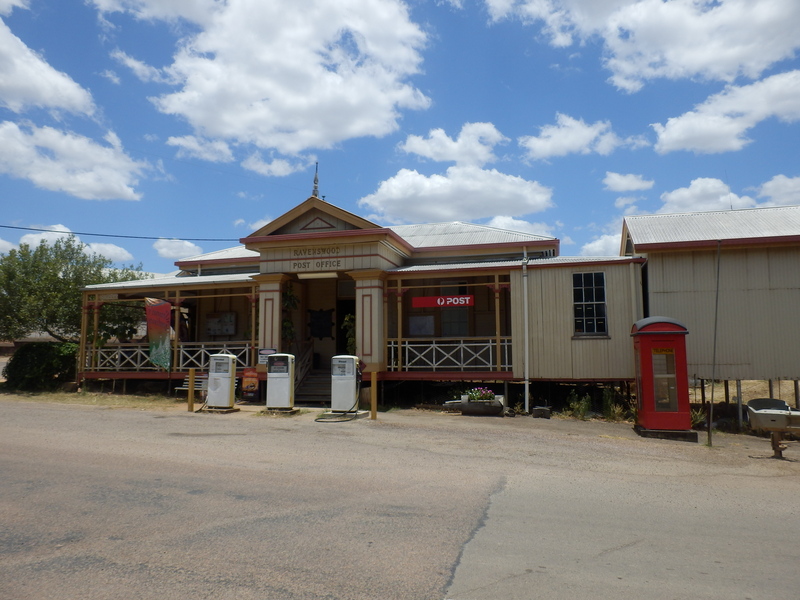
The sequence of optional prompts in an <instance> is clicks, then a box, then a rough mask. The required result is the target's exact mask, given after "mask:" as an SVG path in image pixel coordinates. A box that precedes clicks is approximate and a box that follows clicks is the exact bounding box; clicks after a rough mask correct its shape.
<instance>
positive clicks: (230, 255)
mask: <svg viewBox="0 0 800 600" xmlns="http://www.w3.org/2000/svg"><path fill="white" fill-rule="evenodd" d="M258 257H259V253H258V252H256V251H255V250H248V249H247V248H245V247H244V246H234V247H233V248H223V249H222V250H215V251H213V252H206V253H205V254H196V255H195V256H187V257H186V258H182V259H180V260H179V261H177V262H178V264H182V263H191V262H206V261H209V260H232V259H234V260H235V259H244V260H252V259H256V260H258Z"/></svg>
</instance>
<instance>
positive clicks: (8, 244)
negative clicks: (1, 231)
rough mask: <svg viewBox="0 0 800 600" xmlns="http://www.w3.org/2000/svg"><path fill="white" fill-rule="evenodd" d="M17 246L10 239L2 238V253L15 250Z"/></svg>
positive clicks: (0, 241)
mask: <svg viewBox="0 0 800 600" xmlns="http://www.w3.org/2000/svg"><path fill="white" fill-rule="evenodd" d="M15 248H16V246H15V245H14V244H12V243H11V242H9V241H6V240H4V239H3V238H0V254H8V253H9V252H11V251H12V250H14V249H15Z"/></svg>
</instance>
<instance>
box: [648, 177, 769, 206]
mask: <svg viewBox="0 0 800 600" xmlns="http://www.w3.org/2000/svg"><path fill="white" fill-rule="evenodd" d="M661 200H662V201H663V202H664V204H663V206H662V207H661V208H660V209H659V210H658V212H659V213H682V212H706V211H713V210H731V209H736V208H752V207H754V206H755V205H756V202H755V200H753V199H752V198H750V197H749V196H737V195H736V194H734V193H733V192H731V189H730V188H729V187H728V186H727V185H726V184H725V182H723V181H720V180H719V179H713V178H708V177H700V178H698V179H694V180H692V182H691V183H690V184H689V187H685V188H678V189H677V190H673V191H671V192H664V193H663V194H661Z"/></svg>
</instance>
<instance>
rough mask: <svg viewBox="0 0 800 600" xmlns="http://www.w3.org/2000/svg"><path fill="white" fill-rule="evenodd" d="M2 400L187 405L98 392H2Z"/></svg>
mask: <svg viewBox="0 0 800 600" xmlns="http://www.w3.org/2000/svg"><path fill="white" fill-rule="evenodd" d="M0 400H4V401H19V402H46V403H50V404H80V405H83V406H105V407H109V408H147V409H163V410H166V409H170V408H174V407H176V406H181V405H186V400H185V399H183V398H172V397H169V396H162V395H147V396H140V395H136V394H124V395H123V394H105V393H97V392H47V393H45V392H42V393H24V392H9V391H0Z"/></svg>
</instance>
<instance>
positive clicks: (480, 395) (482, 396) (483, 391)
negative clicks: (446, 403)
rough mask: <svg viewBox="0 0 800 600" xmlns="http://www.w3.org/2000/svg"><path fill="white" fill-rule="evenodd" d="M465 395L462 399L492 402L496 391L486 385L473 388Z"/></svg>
mask: <svg viewBox="0 0 800 600" xmlns="http://www.w3.org/2000/svg"><path fill="white" fill-rule="evenodd" d="M464 396H466V398H465V397H464ZM464 396H462V397H461V400H462V401H466V402H490V401H493V400H494V392H493V391H492V390H490V389H489V388H485V387H476V388H472V389H471V390H469V391H467V393H466V394H465V395H464Z"/></svg>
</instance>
